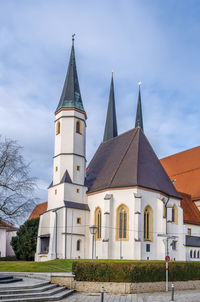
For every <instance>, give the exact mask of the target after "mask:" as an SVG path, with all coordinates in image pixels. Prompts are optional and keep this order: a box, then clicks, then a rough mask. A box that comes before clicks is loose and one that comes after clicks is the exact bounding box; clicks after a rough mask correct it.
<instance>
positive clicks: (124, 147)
mask: <svg viewBox="0 0 200 302" xmlns="http://www.w3.org/2000/svg"><path fill="white" fill-rule="evenodd" d="M86 185H87V186H88V190H89V192H95V191H99V190H103V189H106V188H119V187H134V186H139V187H143V188H148V189H152V190H155V191H158V192H161V193H164V194H166V195H168V196H171V197H176V198H179V199H180V196H179V194H178V193H177V191H176V189H175V187H174V186H173V184H172V183H171V180H170V179H169V177H168V175H167V173H166V172H165V170H164V168H163V167H162V165H161V163H160V161H159V159H158V158H157V156H156V154H155V153H154V151H153V149H152V147H151V145H150V143H149V142H148V140H147V138H146V136H145V135H144V133H143V131H142V130H141V129H140V128H135V129H132V130H130V131H128V132H125V133H123V134H121V135H119V136H117V137H115V138H113V139H110V140H108V141H106V142H103V143H102V144H101V145H100V146H99V148H98V150H97V152H96V154H95V155H94V157H93V159H92V160H91V162H90V164H89V166H88V169H87V177H86Z"/></svg>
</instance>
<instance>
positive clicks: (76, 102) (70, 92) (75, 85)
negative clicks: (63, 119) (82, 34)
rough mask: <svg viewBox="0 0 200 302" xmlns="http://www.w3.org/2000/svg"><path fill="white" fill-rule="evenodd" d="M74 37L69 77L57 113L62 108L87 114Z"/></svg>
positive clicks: (67, 76) (66, 79)
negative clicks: (79, 77) (78, 72)
mask: <svg viewBox="0 0 200 302" xmlns="http://www.w3.org/2000/svg"><path fill="white" fill-rule="evenodd" d="M74 36H75V34H73V35H72V48H71V55H70V60H69V65H68V70H67V75H66V78H65V83H64V87H63V91H62V94H61V97H60V101H59V104H58V107H57V108H56V111H58V110H59V109H61V108H76V109H79V110H81V111H84V112H85V110H84V107H83V102H82V98H81V92H80V87H79V82H78V74H77V69H76V60H75V51H74Z"/></svg>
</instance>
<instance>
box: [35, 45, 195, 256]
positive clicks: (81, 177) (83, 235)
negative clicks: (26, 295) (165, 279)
mask: <svg viewBox="0 0 200 302" xmlns="http://www.w3.org/2000/svg"><path fill="white" fill-rule="evenodd" d="M86 122H87V114H86V112H85V110H84V105H83V101H82V97H81V92H80V87H79V81H78V74H77V69H76V60H75V50H74V40H72V49H71V55H70V60H69V66H68V71H67V75H66V79H65V82H64V87H63V91H62V94H61V98H60V101H59V104H58V106H57V108H56V111H55V148H54V158H53V180H52V183H51V185H50V186H49V188H48V203H47V208H46V211H45V212H44V213H42V214H41V215H40V223H39V231H38V240H37V251H36V255H35V260H36V261H47V260H52V259H56V258H60V259H79V258H81V259H84V258H85V259H88V258H98V259H130V260H164V259H165V256H166V255H169V256H170V258H171V259H172V260H194V259H196V260H199V258H200V212H199V210H198V208H197V206H196V205H195V202H194V201H193V200H192V198H191V196H190V195H189V194H184V192H185V191H184V190H181V192H182V193H180V192H178V191H177V189H176V187H175V183H174V182H175V181H176V179H175V178H173V173H172V174H171V175H170V174H169V173H168V169H170V163H169V162H168V168H166V167H165V166H167V164H165V163H164V164H163V163H162V161H163V162H164V161H165V159H163V160H162V161H160V160H159V159H158V157H157V155H156V154H155V152H154V150H153V148H152V146H151V144H150V143H149V141H148V139H147V137H146V136H145V133H144V128H143V119H142V104H141V91H140V85H139V93H138V103H137V112H136V121H135V128H134V129H130V130H129V131H127V132H125V133H122V134H120V135H118V130H117V118H116V109H115V96H114V80H113V75H112V78H111V86H110V95H109V102H108V109H107V118H106V123H105V131H104V136H103V135H102V136H103V142H102V143H101V144H100V146H99V147H98V149H97V151H96V153H95V154H94V157H93V158H92V160H91V162H90V163H89V165H88V167H86ZM172 166H173V165H172ZM170 177H171V179H170ZM199 185H200V184H199ZM185 193H188V192H185ZM199 200H200V198H199Z"/></svg>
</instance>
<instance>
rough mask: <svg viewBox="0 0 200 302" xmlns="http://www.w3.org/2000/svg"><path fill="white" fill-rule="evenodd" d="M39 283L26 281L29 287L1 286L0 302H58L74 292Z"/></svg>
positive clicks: (46, 283)
mask: <svg viewBox="0 0 200 302" xmlns="http://www.w3.org/2000/svg"><path fill="white" fill-rule="evenodd" d="M7 280H9V279H7ZM39 281H41V282H39V283H38V280H35V281H33V282H32V281H30V280H28V282H29V285H23V284H22V285H21V284H20V283H19V284H16V286H12V285H9V286H5V287H4V286H3V285H2V286H1V287H0V302H28V301H29V302H30V301H34V302H43V301H58V300H61V299H63V298H65V297H67V296H69V295H71V294H73V292H74V290H70V289H67V288H66V287H63V286H58V285H57V284H51V283H50V282H47V281H43V280H39ZM36 282H37V283H36ZM22 283H23V282H22Z"/></svg>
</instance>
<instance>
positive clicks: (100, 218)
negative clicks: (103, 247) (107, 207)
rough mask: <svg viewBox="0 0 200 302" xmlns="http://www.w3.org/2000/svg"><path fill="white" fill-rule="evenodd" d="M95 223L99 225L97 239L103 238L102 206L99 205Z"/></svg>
mask: <svg viewBox="0 0 200 302" xmlns="http://www.w3.org/2000/svg"><path fill="white" fill-rule="evenodd" d="M94 224H95V225H96V226H97V232H96V236H95V237H96V240H101V233H102V211H101V208H100V207H97V208H96V210H95V215H94Z"/></svg>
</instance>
